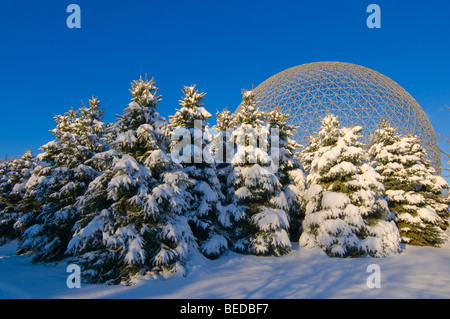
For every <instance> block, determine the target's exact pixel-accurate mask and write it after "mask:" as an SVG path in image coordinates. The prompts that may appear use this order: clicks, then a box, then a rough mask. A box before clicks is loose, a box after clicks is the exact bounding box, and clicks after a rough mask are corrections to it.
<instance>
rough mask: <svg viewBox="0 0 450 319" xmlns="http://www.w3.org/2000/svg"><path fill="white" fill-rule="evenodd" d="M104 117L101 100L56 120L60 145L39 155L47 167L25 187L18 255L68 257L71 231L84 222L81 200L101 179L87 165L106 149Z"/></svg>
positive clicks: (36, 258)
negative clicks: (79, 202) (79, 210)
mask: <svg viewBox="0 0 450 319" xmlns="http://www.w3.org/2000/svg"><path fill="white" fill-rule="evenodd" d="M102 117H103V110H102V109H101V108H100V101H98V99H97V98H93V99H92V100H90V101H89V107H85V106H83V107H82V108H80V109H79V110H78V111H73V109H71V110H70V111H69V112H67V113H65V114H64V115H57V116H55V121H56V123H57V126H56V128H55V129H53V130H52V131H51V132H52V133H53V134H54V135H55V140H54V141H51V142H49V143H47V144H46V145H44V146H42V147H41V150H42V151H43V153H41V154H39V155H38V156H37V159H38V160H39V161H42V162H45V163H47V164H48V166H45V167H39V169H35V170H34V172H33V175H32V176H31V177H30V179H29V181H28V183H27V185H26V189H27V190H26V193H25V195H24V201H25V207H24V209H25V211H26V215H25V216H24V217H23V218H22V219H21V220H20V221H19V224H20V225H19V227H21V228H22V229H24V232H23V235H22V237H21V239H20V243H19V247H18V253H24V252H29V251H31V252H33V253H34V258H33V261H53V260H58V259H61V258H63V257H65V251H66V248H67V243H68V242H69V240H70V238H71V236H72V233H73V232H72V227H73V225H74V224H75V222H76V221H77V220H78V218H79V214H78V210H77V206H76V205H75V203H76V201H77V198H78V197H79V196H82V195H83V194H84V192H85V190H86V188H87V186H88V184H89V182H90V181H92V180H93V179H94V178H95V177H96V176H97V175H98V172H97V171H96V170H95V169H93V168H92V167H90V166H89V165H86V162H87V161H88V160H89V159H91V158H92V157H93V156H94V155H95V154H96V153H97V152H100V151H102V150H103V149H104V147H105V145H104V143H102V142H101V137H102V134H103V129H104V123H103V122H102Z"/></svg>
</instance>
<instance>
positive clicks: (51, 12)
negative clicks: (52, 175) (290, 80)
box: [0, 0, 450, 158]
mask: <svg viewBox="0 0 450 319" xmlns="http://www.w3.org/2000/svg"><path fill="white" fill-rule="evenodd" d="M71 3H75V4H78V5H79V6H80V7H81V29H69V28H67V26H66V19H67V17H68V16H69V13H66V8H67V6H68V5H69V4H71ZM371 3H375V4H378V5H379V6H380V7H381V14H382V15H381V21H382V22H381V23H382V28H381V29H369V28H367V26H366V19H367V17H368V15H369V14H368V13H366V8H367V6H368V5H369V4H371ZM449 15H450V2H448V1H443V0H427V1H403V0H389V1H387V0H386V1H384V0H383V1H382V0H370V1H365V0H351V1H350V0H339V1H336V0H315V1H311V0H308V1H303V0H293V1H284V0H278V1H264V0H258V1H250V0H240V1H236V0H227V1H222V0H214V1H211V0H204V1H203V0H201V1H200V0H191V1H182V0H164V1H151V0H150V1H144V0H141V1H137V0H128V1H106V0H71V1H64V0H45V1H31V0H26V1H12V0H3V1H1V3H0V108H1V113H0V158H4V157H5V155H6V154H8V156H9V157H12V156H18V155H20V154H22V153H23V152H24V151H25V149H28V148H32V150H34V152H35V154H36V153H38V151H37V149H38V148H39V147H40V146H42V145H43V144H45V143H46V142H48V141H50V140H52V139H53V136H52V134H51V133H50V132H49V130H50V129H52V128H54V121H53V116H54V114H62V113H64V112H66V111H67V110H68V109H70V107H74V108H78V107H80V106H81V102H80V100H83V101H85V102H87V101H88V99H89V98H90V97H91V96H92V95H95V96H98V97H99V99H100V100H101V101H102V102H103V104H102V105H103V107H104V109H105V111H106V116H105V121H114V120H115V114H121V113H122V110H123V108H125V107H126V105H127V104H128V103H129V100H130V94H129V91H128V89H129V87H130V82H131V81H132V80H134V79H138V78H139V76H140V75H145V74H146V73H147V74H148V75H149V76H150V77H152V76H154V77H155V80H156V85H157V86H158V87H159V88H160V93H161V94H162V95H163V101H162V102H161V104H160V108H159V111H160V113H161V114H162V115H164V116H169V115H172V114H173V113H174V112H175V108H178V100H179V98H180V97H181V90H182V88H183V85H190V84H197V86H198V89H199V90H201V91H204V92H206V93H207V95H206V97H205V100H204V101H205V104H206V105H205V107H206V108H207V110H209V111H210V112H211V113H213V114H214V113H215V112H216V110H218V109H219V110H221V109H222V108H224V107H228V109H230V110H231V111H234V110H235V109H236V107H237V106H238V105H239V103H240V101H241V89H242V88H247V89H250V88H251V87H252V85H254V86H255V87H256V86H257V85H259V84H260V83H261V82H263V81H264V80H265V79H267V78H268V77H270V76H272V75H274V74H276V73H278V72H280V71H283V70H285V69H287V68H289V67H293V66H297V65H300V64H303V63H309V62H316V61H342V62H349V63H355V64H359V65H363V66H365V67H368V68H371V69H374V70H376V71H378V72H380V73H382V74H384V75H386V76H388V77H390V78H391V79H393V80H394V81H396V82H397V83H399V84H400V85H401V86H403V87H404V88H405V89H406V90H407V91H408V92H409V93H411V95H412V96H413V97H414V98H415V99H416V100H417V101H418V102H419V104H420V105H421V106H422V107H423V109H424V110H425V112H426V113H427V115H428V116H429V118H430V121H431V123H432V124H433V126H434V128H435V131H437V132H440V133H442V134H445V135H450V121H449V119H450V111H449V110H446V109H445V107H444V105H450V22H449V21H450V19H449ZM211 122H212V123H210V124H214V120H212V121H211Z"/></svg>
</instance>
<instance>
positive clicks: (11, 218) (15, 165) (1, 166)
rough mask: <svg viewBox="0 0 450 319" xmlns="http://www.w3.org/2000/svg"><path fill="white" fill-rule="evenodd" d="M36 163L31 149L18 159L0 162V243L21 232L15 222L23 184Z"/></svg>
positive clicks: (19, 211)
mask: <svg viewBox="0 0 450 319" xmlns="http://www.w3.org/2000/svg"><path fill="white" fill-rule="evenodd" d="M36 165H37V163H36V158H35V157H34V155H33V154H32V152H31V151H26V152H25V153H24V154H23V155H22V156H21V157H20V158H18V159H12V160H10V161H5V162H3V163H0V176H1V177H0V244H1V243H2V242H5V241H6V240H12V239H16V238H18V237H19V236H20V234H21V233H20V229H18V228H17V227H15V223H16V222H17V221H18V220H19V218H20V217H21V216H22V206H23V203H22V199H23V196H24V194H25V189H26V188H25V185H26V183H27V181H28V179H29V178H30V176H31V173H32V171H33V169H34V168H35V167H36Z"/></svg>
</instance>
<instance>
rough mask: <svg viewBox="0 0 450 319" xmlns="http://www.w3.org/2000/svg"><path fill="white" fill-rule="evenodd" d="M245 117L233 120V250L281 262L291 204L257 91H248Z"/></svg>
mask: <svg viewBox="0 0 450 319" xmlns="http://www.w3.org/2000/svg"><path fill="white" fill-rule="evenodd" d="M242 95H243V102H242V109H241V111H240V112H239V113H238V114H236V115H235V116H234V118H233V122H232V125H233V126H234V128H235V129H234V137H235V140H236V146H237V149H236V152H235V154H234V156H233V160H232V163H231V164H232V167H233V170H232V172H231V174H230V175H229V177H228V180H227V186H228V194H227V196H228V197H229V198H231V200H230V201H231V204H230V205H228V207H227V209H228V211H229V213H230V220H231V221H232V225H233V226H232V231H231V238H232V239H233V242H234V249H235V250H237V251H239V252H244V253H252V254H256V255H265V256H267V255H275V256H280V255H283V254H286V253H288V252H289V251H290V250H291V242H290V240H289V235H288V230H289V216H288V213H287V210H286V207H287V206H288V200H287V199H286V196H285V194H284V192H283V190H282V185H281V183H280V181H279V180H278V177H277V175H276V174H275V172H274V170H273V166H274V163H273V159H272V158H271V157H270V155H269V150H268V147H269V142H268V138H269V134H270V133H269V128H268V126H267V125H265V123H264V120H265V119H264V114H263V113H261V112H260V111H259V108H258V107H257V101H256V100H255V95H254V93H253V92H252V91H245V90H244V91H243V93H242Z"/></svg>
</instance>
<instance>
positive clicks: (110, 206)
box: [68, 78, 195, 283]
mask: <svg viewBox="0 0 450 319" xmlns="http://www.w3.org/2000/svg"><path fill="white" fill-rule="evenodd" d="M130 92H131V94H132V102H131V103H129V104H128V107H127V108H125V109H124V111H123V115H121V116H118V119H117V121H116V122H115V123H114V124H113V125H112V126H110V128H109V132H108V135H107V138H108V140H109V143H110V145H111V146H112V149H110V150H108V151H106V152H103V153H98V154H97V155H95V156H94V157H93V158H92V159H91V161H90V163H91V165H92V166H93V167H96V168H97V169H98V170H101V172H102V174H101V175H100V176H98V177H97V178H96V179H94V180H93V181H92V182H91V183H90V184H89V187H88V189H87V191H86V193H85V194H84V196H83V197H81V198H80V199H79V201H78V204H79V207H80V211H81V213H82V218H81V220H80V221H79V222H78V223H77V224H76V226H75V234H74V236H73V238H72V240H71V241H70V243H69V245H68V252H70V253H71V254H72V255H74V256H75V258H76V261H77V263H79V264H80V266H81V268H82V276H83V278H84V280H86V281H88V282H108V283H119V282H121V281H126V280H129V279H130V278H132V277H133V276H134V275H136V274H144V273H146V272H148V271H178V270H179V271H184V265H185V262H186V259H187V255H188V253H189V250H190V248H191V247H195V242H194V238H193V235H192V231H191V229H190V227H189V224H188V220H187V218H186V217H185V216H184V215H185V212H186V210H187V209H188V207H189V203H190V201H191V197H190V195H189V193H188V192H187V191H186V189H187V187H188V186H190V185H191V184H192V182H191V181H190V179H189V177H188V176H187V174H185V173H184V172H182V171H180V166H179V165H177V164H176V163H174V162H173V161H172V160H171V158H170V156H169V155H168V154H167V153H166V152H167V150H168V148H169V146H170V136H169V134H168V127H167V122H166V120H165V119H164V118H163V117H161V116H160V114H159V113H158V112H157V111H156V108H157V105H158V103H159V101H160V100H161V97H160V96H158V95H157V88H156V87H155V86H154V80H153V79H151V80H150V81H149V80H147V79H145V80H143V79H142V78H141V79H139V80H138V81H134V82H133V83H132V87H131V90H130Z"/></svg>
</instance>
